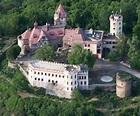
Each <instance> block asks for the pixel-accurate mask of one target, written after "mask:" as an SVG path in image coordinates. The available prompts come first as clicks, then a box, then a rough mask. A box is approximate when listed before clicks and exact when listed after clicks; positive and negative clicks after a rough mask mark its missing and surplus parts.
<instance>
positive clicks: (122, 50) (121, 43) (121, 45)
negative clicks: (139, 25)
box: [116, 35, 129, 58]
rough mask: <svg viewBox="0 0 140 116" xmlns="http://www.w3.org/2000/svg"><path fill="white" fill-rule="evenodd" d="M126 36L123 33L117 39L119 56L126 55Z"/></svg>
mask: <svg viewBox="0 0 140 116" xmlns="http://www.w3.org/2000/svg"><path fill="white" fill-rule="evenodd" d="M127 41H128V38H127V37H126V36H125V35H122V36H121V38H120V39H118V41H117V46H116V48H117V53H118V54H117V55H119V56H120V57H121V58H123V57H124V56H127V53H128V47H129V46H128V43H127Z"/></svg>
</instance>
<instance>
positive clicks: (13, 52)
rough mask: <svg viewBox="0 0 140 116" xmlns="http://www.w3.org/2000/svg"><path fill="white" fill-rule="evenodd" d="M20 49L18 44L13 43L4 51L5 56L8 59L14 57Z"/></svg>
mask: <svg viewBox="0 0 140 116" xmlns="http://www.w3.org/2000/svg"><path fill="white" fill-rule="evenodd" d="M20 51H21V49H20V47H19V46H18V45H14V46H12V47H11V48H9V49H8V50H7V51H6V57H7V58H8V59H15V58H16V57H17V56H18V55H19V53H20Z"/></svg>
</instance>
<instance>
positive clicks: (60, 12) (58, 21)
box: [54, 4, 67, 25]
mask: <svg viewBox="0 0 140 116" xmlns="http://www.w3.org/2000/svg"><path fill="white" fill-rule="evenodd" d="M66 21H67V13H66V12H65V10H64V8H63V6H62V4H60V5H59V7H58V9H57V10H56V12H55V14H54V25H66Z"/></svg>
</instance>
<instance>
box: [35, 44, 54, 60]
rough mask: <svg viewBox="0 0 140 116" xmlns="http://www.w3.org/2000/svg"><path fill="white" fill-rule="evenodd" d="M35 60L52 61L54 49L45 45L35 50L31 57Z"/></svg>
mask: <svg viewBox="0 0 140 116" xmlns="http://www.w3.org/2000/svg"><path fill="white" fill-rule="evenodd" d="M33 57H34V58H35V59H40V60H47V61H54V60H55V58H56V54H55V50H54V47H53V46H51V45H48V44H45V45H44V46H43V47H41V48H39V49H37V50H36V51H35V54H34V56H33Z"/></svg>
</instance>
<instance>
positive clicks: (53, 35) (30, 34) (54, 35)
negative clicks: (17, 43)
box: [21, 25, 65, 44]
mask: <svg viewBox="0 0 140 116" xmlns="http://www.w3.org/2000/svg"><path fill="white" fill-rule="evenodd" d="M64 29H65V27H63V26H49V29H48V27H47V25H43V26H37V27H34V28H33V29H28V30H26V31H25V32H24V33H22V34H21V39H22V40H24V39H28V40H29V44H37V43H38V42H39V40H40V39H41V38H42V37H47V38H48V39H49V40H54V39H58V38H61V37H63V36H64Z"/></svg>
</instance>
